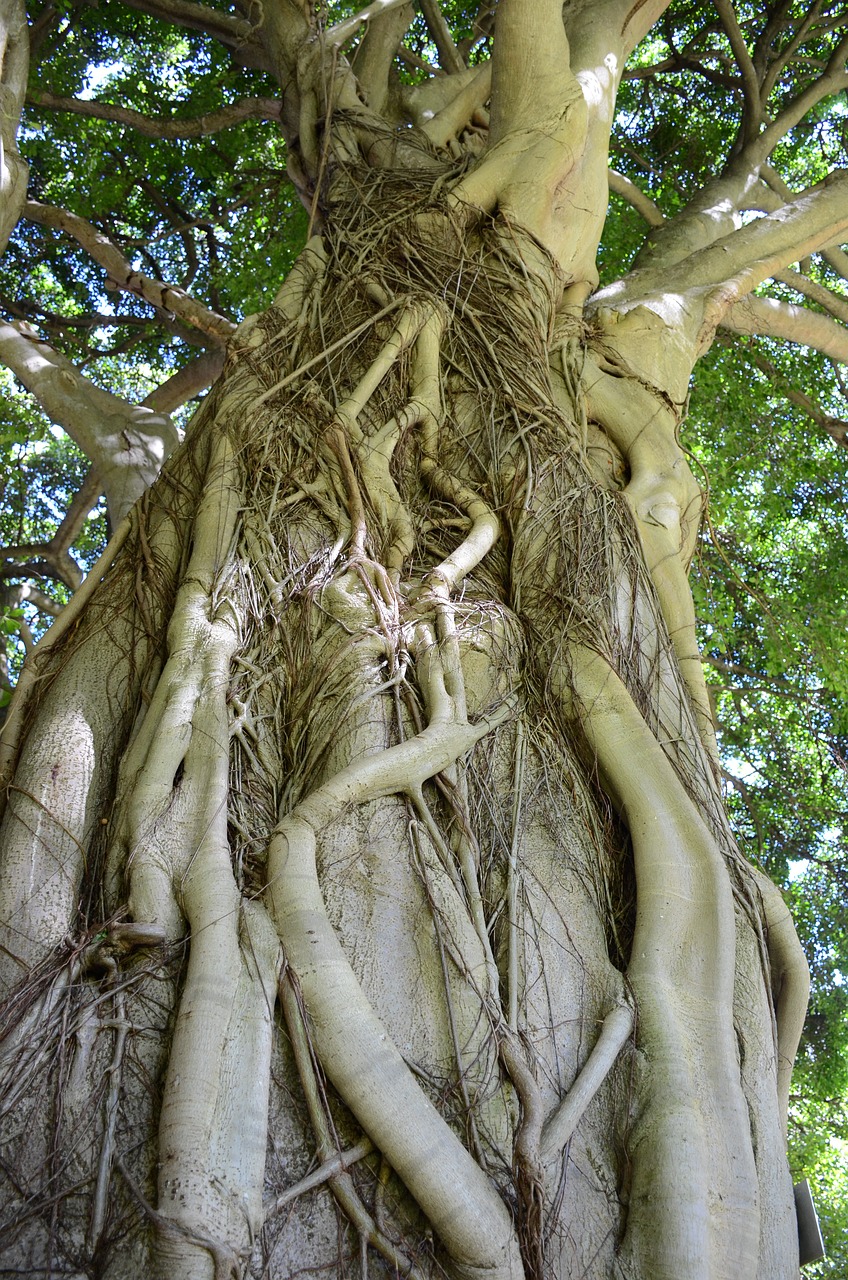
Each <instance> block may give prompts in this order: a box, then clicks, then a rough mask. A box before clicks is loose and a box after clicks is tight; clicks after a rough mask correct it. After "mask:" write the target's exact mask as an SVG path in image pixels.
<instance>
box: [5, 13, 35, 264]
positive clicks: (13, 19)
mask: <svg viewBox="0 0 848 1280" xmlns="http://www.w3.org/2000/svg"><path fill="white" fill-rule="evenodd" d="M28 71H29V34H28V32H27V21H26V11H25V9H24V4H23V0H0V253H2V252H3V250H4V249H5V248H6V244H7V243H8V240H9V236H10V235H11V233H12V230H13V228H14V226H15V223H16V222H17V220H18V218H19V217H20V216H21V208H22V207H23V202H24V200H25V199H26V185H27V173H28V170H27V166H26V164H25V163H24V161H23V160H22V159H21V156H20V153H19V152H18V145H17V133H18V125H19V123H20V119H21V111H22V109H23V105H24V95H25V93H26V82H27V74H28Z"/></svg>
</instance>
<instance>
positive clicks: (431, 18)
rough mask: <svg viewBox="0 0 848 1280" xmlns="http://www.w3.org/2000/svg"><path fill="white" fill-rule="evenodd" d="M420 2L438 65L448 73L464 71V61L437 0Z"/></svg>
mask: <svg viewBox="0 0 848 1280" xmlns="http://www.w3.org/2000/svg"><path fill="white" fill-rule="evenodd" d="M420 3H421V12H422V13H423V14H424V21H425V22H426V23H427V26H428V28H429V30H430V34H431V36H432V37H433V40H434V41H435V44H436V48H437V49H438V51H439V65H440V66H441V68H442V70H443V71H447V72H448V73H450V74H455V73H456V72H458V71H464V70H465V62H464V60H463V57H462V54H461V53H460V52H459V50H458V49H457V47H456V45H455V44H454V42H453V36H452V35H451V33H450V27H449V26H448V24H447V23H446V22H445V15H444V14H443V13H442V10H441V7H440V5H439V0H420Z"/></svg>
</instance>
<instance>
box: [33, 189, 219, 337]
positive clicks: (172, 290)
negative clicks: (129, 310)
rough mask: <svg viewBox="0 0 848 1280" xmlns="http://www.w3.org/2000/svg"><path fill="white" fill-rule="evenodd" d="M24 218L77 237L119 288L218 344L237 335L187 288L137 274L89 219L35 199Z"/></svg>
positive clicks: (138, 272)
mask: <svg viewBox="0 0 848 1280" xmlns="http://www.w3.org/2000/svg"><path fill="white" fill-rule="evenodd" d="M24 215H25V216H26V217H27V218H29V220H30V221H31V222H37V223H38V224H39V225H40V226H43V227H53V228H54V229H55V230H57V231H65V232H67V234H68V235H71V236H73V237H74V239H75V240H77V241H78V242H79V243H80V244H81V245H82V247H83V248H84V249H85V250H86V252H87V253H90V254H91V256H92V258H93V259H94V261H95V262H97V263H99V264H100V266H101V267H103V268H104V270H105V271H107V272H108V274H109V279H110V280H112V281H113V282H114V284H115V285H116V286H117V288H119V289H123V290H125V291H126V292H127V293H133V294H135V295H136V296H137V297H139V298H143V299H144V301H145V302H149V303H150V305H151V306H153V307H161V308H162V309H163V310H164V311H170V312H172V313H173V314H174V315H175V316H177V317H178V318H179V319H180V320H184V321H185V322H186V323H187V324H190V325H193V326H194V328H196V329H200V330H201V331H202V332H203V333H206V334H209V336H210V337H212V338H215V339H216V341H218V342H223V341H226V340H227V339H228V338H230V337H231V336H232V335H233V334H234V333H235V331H236V326H235V325H234V324H233V322H232V321H231V320H227V319H225V318H224V316H220V315H218V314H217V312H215V311H212V310H211V309H210V308H209V307H205V306H204V305H203V303H202V302H198V301H197V299H196V298H192V297H191V296H190V295H189V294H188V293H186V291H185V289H180V288H179V287H178V286H174V285H169V284H165V283H164V282H163V281H162V280H154V279H153V278H152V277H151V276H147V275H144V273H143V272H141V271H136V270H135V269H134V268H133V267H132V266H131V264H130V263H129V262H128V261H127V259H126V258H125V257H124V255H123V253H122V252H121V250H120V249H119V248H118V246H117V245H116V244H114V243H113V241H112V240H110V239H109V238H108V236H105V235H104V234H103V232H102V231H98V230H97V228H96V227H95V226H93V225H92V223H90V222H87V221H86V219H85V218H80V217H79V216H78V215H77V214H75V213H71V212H70V211H69V210H67V209H59V208H56V207H55V206H54V205H47V204H39V203H38V202H37V201H35V200H28V201H27V202H26V205H25V206H24Z"/></svg>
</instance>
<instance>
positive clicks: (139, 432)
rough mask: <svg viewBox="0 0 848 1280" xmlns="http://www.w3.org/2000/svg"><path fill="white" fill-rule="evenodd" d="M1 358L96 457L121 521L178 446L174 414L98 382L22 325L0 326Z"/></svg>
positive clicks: (113, 514)
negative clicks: (125, 396) (129, 398)
mask: <svg viewBox="0 0 848 1280" xmlns="http://www.w3.org/2000/svg"><path fill="white" fill-rule="evenodd" d="M0 360H3V362H4V363H5V364H6V365H8V367H9V368H10V369H11V370H12V372H13V373H14V374H15V375H16V377H17V378H19V379H20V381H21V382H22V383H23V384H24V386H25V387H26V388H27V390H28V391H31V392H32V394H33V395H34V396H35V398H36V400H38V402H39V404H40V405H41V407H42V408H43V409H44V412H45V413H46V414H47V416H48V417H49V418H50V419H51V421H53V422H55V423H56V424H57V425H58V426H60V427H62V428H63V429H64V430H65V431H67V433H68V435H69V436H70V437H71V439H72V440H74V441H76V443H77V444H78V445H79V447H80V448H81V449H82V451H83V453H85V454H86V455H87V457H89V458H90V459H91V461H92V463H93V464H94V466H95V467H96V468H97V470H98V471H99V473H100V475H101V476H102V479H103V487H104V489H105V490H106V498H107V502H108V504H109V512H110V516H111V518H112V522H113V525H114V524H117V522H118V520H119V519H120V518H121V516H122V515H124V513H125V512H126V511H128V510H129V508H130V507H131V506H132V504H133V502H135V500H136V498H138V497H139V496H140V495H141V494H142V493H143V492H144V490H145V489H146V488H147V487H148V485H150V484H152V483H153V481H154V480H155V479H156V476H157V475H158V474H159V469H160V468H161V466H162V463H163V462H164V460H165V458H166V457H167V456H168V454H169V453H170V452H171V451H172V449H174V447H175V446H176V444H177V441H178V436H177V430H176V427H175V426H174V424H173V423H172V422H171V419H170V418H169V417H168V416H167V414H164V413H155V412H154V411H153V410H152V409H148V408H144V407H143V406H140V405H131V404H128V403H127V401H126V400H123V399H121V397H120V396H115V395H112V393H111V392H109V391H104V390H103V389H102V388H101V387H98V386H95V384H94V383H93V382H91V381H90V380H89V379H88V378H86V377H84V376H83V375H82V374H81V373H80V372H79V371H78V370H77V369H75V368H74V366H73V365H72V364H71V362H70V361H69V360H66V359H65V357H64V356H62V355H60V354H59V352H58V351H54V350H53V348H52V347H50V346H48V345H47V343H46V342H41V341H39V339H38V338H37V337H36V335H35V334H33V333H31V332H30V333H27V332H24V331H22V328H21V327H18V326H16V325H8V324H2V325H0Z"/></svg>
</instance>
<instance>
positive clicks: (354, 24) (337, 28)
mask: <svg viewBox="0 0 848 1280" xmlns="http://www.w3.org/2000/svg"><path fill="white" fill-rule="evenodd" d="M408 3H409V0H371V3H370V4H367V5H366V6H365V8H364V9H360V10H359V12H358V13H352V14H351V15H350V17H349V18H343V19H342V20H341V22H337V23H336V24H335V25H334V26H332V27H328V28H327V30H326V31H325V32H324V44H325V45H326V46H327V47H328V48H331V49H339V48H341V46H342V45H343V44H346V43H347V41H348V40H351V39H352V38H353V36H355V35H356V33H357V31H358V30H359V28H360V27H361V26H362V24H363V22H368V21H369V20H370V19H371V18H378V17H380V16H381V15H382V14H384V13H386V12H387V11H388V10H389V9H396V8H397V7H398V6H399V5H402V4H408Z"/></svg>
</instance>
